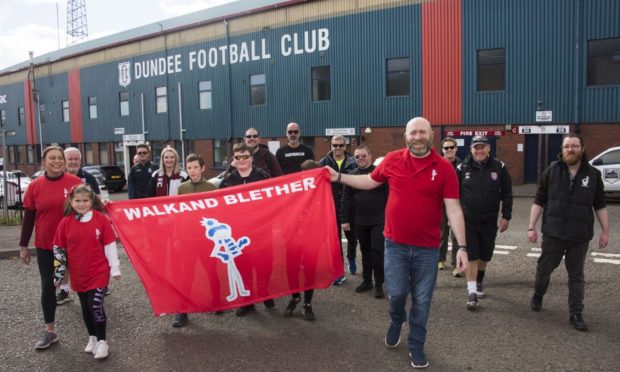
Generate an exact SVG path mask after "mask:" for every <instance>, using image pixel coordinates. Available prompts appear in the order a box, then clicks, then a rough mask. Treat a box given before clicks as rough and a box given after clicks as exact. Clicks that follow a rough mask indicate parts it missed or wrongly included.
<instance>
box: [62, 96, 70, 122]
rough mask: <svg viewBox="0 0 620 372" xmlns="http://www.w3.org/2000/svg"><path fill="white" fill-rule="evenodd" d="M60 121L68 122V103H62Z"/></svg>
mask: <svg viewBox="0 0 620 372" xmlns="http://www.w3.org/2000/svg"><path fill="white" fill-rule="evenodd" d="M62 121H63V122H65V123H68V122H69V101H62Z"/></svg>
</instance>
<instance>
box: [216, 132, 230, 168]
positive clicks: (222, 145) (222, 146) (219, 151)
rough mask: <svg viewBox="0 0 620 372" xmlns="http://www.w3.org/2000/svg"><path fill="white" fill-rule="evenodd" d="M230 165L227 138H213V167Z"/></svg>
mask: <svg viewBox="0 0 620 372" xmlns="http://www.w3.org/2000/svg"><path fill="white" fill-rule="evenodd" d="M227 167H228V161H227V160H226V139H225V138H223V139H214V140H213V168H223V169H226V168H227Z"/></svg>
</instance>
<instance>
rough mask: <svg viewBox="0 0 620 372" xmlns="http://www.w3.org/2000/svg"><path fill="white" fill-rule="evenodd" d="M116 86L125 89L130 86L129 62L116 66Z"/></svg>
mask: <svg viewBox="0 0 620 372" xmlns="http://www.w3.org/2000/svg"><path fill="white" fill-rule="evenodd" d="M118 84H119V85H120V86H122V87H127V86H129V84H131V62H129V61H127V62H121V63H119V64H118Z"/></svg>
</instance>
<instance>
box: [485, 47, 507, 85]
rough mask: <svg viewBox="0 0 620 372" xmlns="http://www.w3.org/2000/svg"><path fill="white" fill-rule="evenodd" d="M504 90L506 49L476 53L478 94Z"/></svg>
mask: <svg viewBox="0 0 620 372" xmlns="http://www.w3.org/2000/svg"><path fill="white" fill-rule="evenodd" d="M498 90H506V49H504V48H499V49H484V50H479V51H478V92H493V91H498Z"/></svg>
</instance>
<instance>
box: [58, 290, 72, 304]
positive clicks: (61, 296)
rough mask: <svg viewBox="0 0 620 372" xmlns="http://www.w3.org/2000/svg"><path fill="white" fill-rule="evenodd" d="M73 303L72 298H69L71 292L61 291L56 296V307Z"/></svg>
mask: <svg viewBox="0 0 620 372" xmlns="http://www.w3.org/2000/svg"><path fill="white" fill-rule="evenodd" d="M69 301H71V297H69V291H65V290H64V289H61V290H60V292H58V294H57V295H56V305H62V304H64V303H67V302H69Z"/></svg>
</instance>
